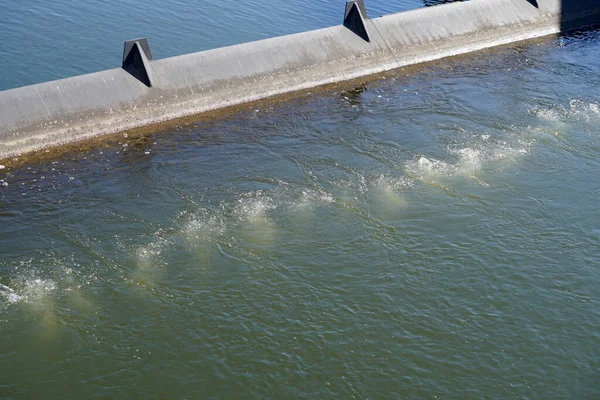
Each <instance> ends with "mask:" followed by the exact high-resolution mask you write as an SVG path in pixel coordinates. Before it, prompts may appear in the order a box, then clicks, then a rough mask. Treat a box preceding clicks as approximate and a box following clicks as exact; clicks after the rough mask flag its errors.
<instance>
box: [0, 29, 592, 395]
mask: <svg viewBox="0 0 600 400" xmlns="http://www.w3.org/2000/svg"><path fill="white" fill-rule="evenodd" d="M599 59H600V33H599V32H598V31H596V32H587V33H582V34H576V35H570V36H565V37H562V38H556V39H549V40H546V41H543V42H540V43H531V44H527V45H521V46H515V47H512V48H505V49H501V50H494V51H489V52H485V53H480V54H477V55H473V56H468V57H464V58H461V59H459V60H452V61H448V62H444V63H440V64H437V65H434V66H429V67H425V68H423V69H420V70H418V71H411V72H407V71H405V72H402V71H399V72H397V73H394V74H391V75H389V76H387V79H382V80H380V81H377V82H372V83H368V84H367V85H366V86H364V87H359V88H356V89H354V88H352V87H348V88H347V90H346V91H334V90H330V91H326V92H324V93H322V92H319V93H316V94H313V95H305V96H303V97H302V98H299V99H296V100H292V101H290V102H288V103H285V104H281V105H277V106H274V105H265V106H264V107H263V106H260V105H259V106H257V108H256V110H248V111H246V112H243V113H241V114H238V115H233V116H230V117H225V118H218V119H216V120H214V121H203V122H196V123H191V124H188V125H184V126H178V127H173V128H171V129H169V130H167V131H165V132H160V133H157V134H154V135H150V136H146V137H143V138H131V137H125V136H124V137H123V138H122V139H121V141H120V144H116V143H115V144H111V145H106V146H99V147H96V148H94V149H93V150H91V151H86V152H73V153H69V154H66V155H63V156H60V157H58V156H57V157H56V158H55V159H53V160H51V161H47V162H46V161H45V162H41V163H25V164H24V165H22V166H19V167H15V168H13V167H10V166H8V167H7V168H5V169H3V170H2V171H0V180H1V182H0V185H3V186H0V240H1V242H0V243H1V258H0V284H1V285H0V335H1V337H2V340H1V341H0V397H1V398H7V399H11V398H14V399H21V398H92V397H100V398H190V399H195V398H365V399H381V398H389V399H392V398H445V399H450V398H451V399H465V398H532V399H533V398H535V399H538V398H539V399H550V398H561V399H562V398H572V399H595V398H598V396H599V394H600V384H599V383H598V382H599V379H600V301H599V298H600V256H599V254H600V208H599V206H598V198H599V196H600V178H599V177H598V171H599V170H600V156H599V152H600V109H599V107H600V95H599V90H598V89H599V87H600V65H599V64H598V60H599Z"/></svg>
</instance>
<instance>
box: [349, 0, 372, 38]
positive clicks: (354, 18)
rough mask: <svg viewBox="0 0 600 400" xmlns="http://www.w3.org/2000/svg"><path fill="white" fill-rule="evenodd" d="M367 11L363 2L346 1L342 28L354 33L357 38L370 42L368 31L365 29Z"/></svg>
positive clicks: (359, 0) (360, 0) (361, 0)
mask: <svg viewBox="0 0 600 400" xmlns="http://www.w3.org/2000/svg"><path fill="white" fill-rule="evenodd" d="M367 19H368V17H367V9H366V8H365V1H364V0H347V1H346V12H345V13H344V26H345V27H346V28H348V29H350V30H351V31H352V32H354V33H356V34H357V35H358V36H360V37H361V38H363V39H364V40H366V41H367V42H370V41H371V38H370V36H369V31H368V29H367V25H366V21H367Z"/></svg>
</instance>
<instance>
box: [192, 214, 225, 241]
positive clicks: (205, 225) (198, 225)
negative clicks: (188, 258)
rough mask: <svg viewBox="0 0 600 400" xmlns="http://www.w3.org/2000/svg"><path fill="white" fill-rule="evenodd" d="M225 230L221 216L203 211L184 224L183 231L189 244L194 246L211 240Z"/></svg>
mask: <svg viewBox="0 0 600 400" xmlns="http://www.w3.org/2000/svg"><path fill="white" fill-rule="evenodd" d="M224 231H225V225H224V223H223V222H222V219H221V218H219V217H218V216H216V215H207V213H206V212H201V213H199V214H198V215H196V216H194V217H193V218H192V219H191V220H190V221H188V222H186V223H185V224H184V226H183V228H182V230H181V233H182V234H183V236H184V238H185V240H186V242H187V244H188V245H189V246H190V247H192V248H193V247H196V246H198V245H199V244H203V243H208V242H211V241H212V240H214V239H215V238H216V237H218V236H219V235H221V234H223V232H224Z"/></svg>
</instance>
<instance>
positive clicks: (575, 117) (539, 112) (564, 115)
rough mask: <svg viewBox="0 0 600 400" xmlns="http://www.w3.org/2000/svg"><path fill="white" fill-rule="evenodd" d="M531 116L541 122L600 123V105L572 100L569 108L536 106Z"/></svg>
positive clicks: (531, 111)
mask: <svg viewBox="0 0 600 400" xmlns="http://www.w3.org/2000/svg"><path fill="white" fill-rule="evenodd" d="M530 114H532V115H533V116H535V117H537V118H539V119H541V120H545V121H550V122H555V123H561V124H566V123H567V122H573V121H579V122H585V123H589V122H593V121H600V105H599V104H597V103H594V102H589V101H585V100H582V99H571V100H570V101H569V105H568V106H563V105H555V106H551V107H541V106H536V107H533V108H532V109H531V110H530Z"/></svg>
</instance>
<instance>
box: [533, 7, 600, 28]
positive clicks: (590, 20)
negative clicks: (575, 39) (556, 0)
mask: <svg viewBox="0 0 600 400" xmlns="http://www.w3.org/2000/svg"><path fill="white" fill-rule="evenodd" d="M530 2H531V1H530ZM599 20H600V0H563V1H562V2H561V15H560V29H561V31H562V32H568V31H572V30H576V29H581V28H582V27H585V26H593V25H597V24H598V23H599V22H600V21H599Z"/></svg>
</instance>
